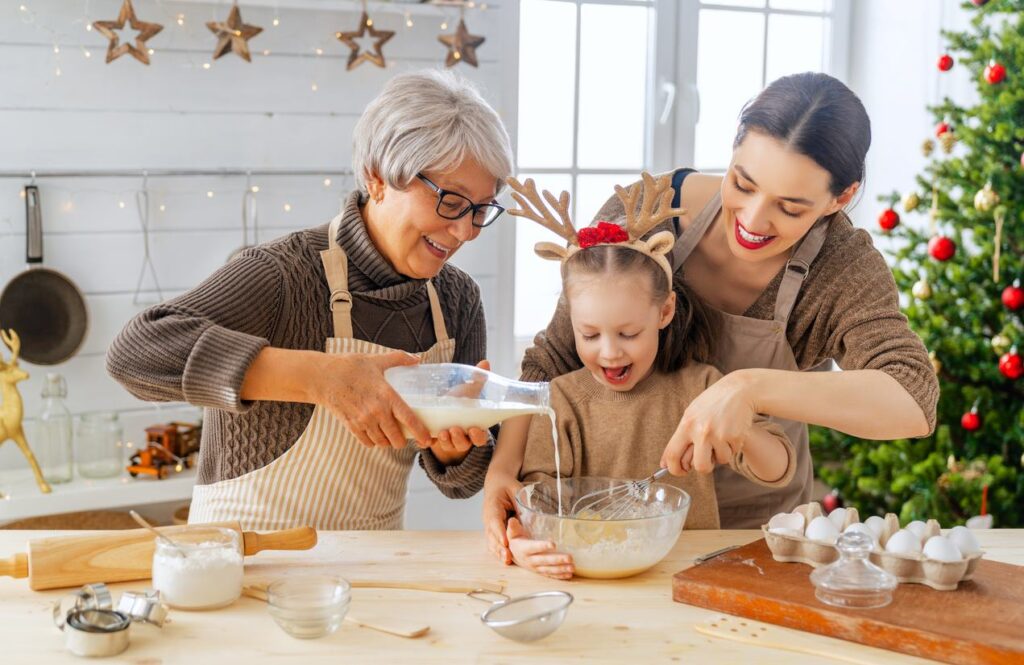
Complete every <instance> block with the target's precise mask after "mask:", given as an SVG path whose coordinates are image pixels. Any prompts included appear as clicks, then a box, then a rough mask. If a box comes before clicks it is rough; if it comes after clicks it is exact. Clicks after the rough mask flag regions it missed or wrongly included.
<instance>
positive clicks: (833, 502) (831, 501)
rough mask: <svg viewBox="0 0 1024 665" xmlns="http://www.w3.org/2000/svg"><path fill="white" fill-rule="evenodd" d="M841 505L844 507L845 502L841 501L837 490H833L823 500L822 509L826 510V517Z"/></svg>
mask: <svg viewBox="0 0 1024 665" xmlns="http://www.w3.org/2000/svg"><path fill="white" fill-rule="evenodd" d="M841 505H843V502H842V501H840V500H839V493H838V492H836V491H835V490H832V491H831V492H829V493H828V494H826V495H825V496H823V497H822V499H821V507H822V508H824V509H825V514H826V515H827V514H828V513H831V512H832V511H833V510H835V509H836V508H838V507H840V506H841Z"/></svg>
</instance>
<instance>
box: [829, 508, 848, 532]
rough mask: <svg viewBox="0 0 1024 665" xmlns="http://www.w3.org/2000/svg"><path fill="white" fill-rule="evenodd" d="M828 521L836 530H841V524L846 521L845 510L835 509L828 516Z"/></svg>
mask: <svg viewBox="0 0 1024 665" xmlns="http://www.w3.org/2000/svg"><path fill="white" fill-rule="evenodd" d="M828 519H829V521H830V522H832V524H835V525H836V528H837V529H842V528H843V522H845V521H846V508H836V509H835V510H833V511H832V512H831V513H829V514H828Z"/></svg>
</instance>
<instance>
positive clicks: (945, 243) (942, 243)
mask: <svg viewBox="0 0 1024 665" xmlns="http://www.w3.org/2000/svg"><path fill="white" fill-rule="evenodd" d="M928 253H929V254H931V257H932V258H933V259H935V260H936V261H948V260H950V259H951V258H953V255H954V254H956V243H955V242H953V241H952V240H950V239H949V238H947V237H946V236H935V237H933V238H932V239H931V240H929V241H928Z"/></svg>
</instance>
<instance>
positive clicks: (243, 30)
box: [206, 2, 263, 62]
mask: <svg viewBox="0 0 1024 665" xmlns="http://www.w3.org/2000/svg"><path fill="white" fill-rule="evenodd" d="M206 27H207V28H209V29H210V32H212V33H213V34H215V35H217V48H215V49H214V50H213V59H214V60H216V59H217V58H219V57H221V56H222V55H227V54H228V53H231V52H234V53H235V54H236V55H238V56H239V57H240V58H242V59H243V60H245V61H246V62H252V57H250V55H249V40H250V39H252V38H253V37H255V36H256V35H258V34H260V33H261V32H263V28H260V27H258V26H255V25H249V24H247V23H243V22H242V12H241V11H239V9H238V3H237V2H236V3H235V4H233V5H232V6H231V12H229V13H228V20H227V21H209V22H207V24H206Z"/></svg>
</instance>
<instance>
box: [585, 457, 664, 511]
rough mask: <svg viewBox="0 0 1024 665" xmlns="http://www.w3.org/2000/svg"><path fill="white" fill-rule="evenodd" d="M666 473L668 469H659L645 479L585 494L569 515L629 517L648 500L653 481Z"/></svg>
mask: <svg viewBox="0 0 1024 665" xmlns="http://www.w3.org/2000/svg"><path fill="white" fill-rule="evenodd" d="M666 473H668V469H658V470H657V471H655V472H654V473H652V474H651V475H650V476H648V477H647V478H644V479H643V480H630V481H628V482H625V483H620V484H618V485H612V486H611V487H608V488H605V489H602V490H597V491H594V492H589V493H587V494H584V495H583V496H581V497H580V498H578V499H576V501H575V502H574V503H573V504H572V508H571V509H570V510H569V515H571V516H573V517H580V513H588V514H592V515H594V516H595V517H596V518H597V519H602V520H615V519H622V518H625V517H628V516H629V515H630V514H631V513H633V512H634V511H635V510H636V508H637V507H639V506H642V505H643V504H644V502H645V501H646V500H647V494H648V492H650V490H651V483H653V482H654V481H656V480H658V479H659V478H661V477H662V476H664V475H665V474H666Z"/></svg>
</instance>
